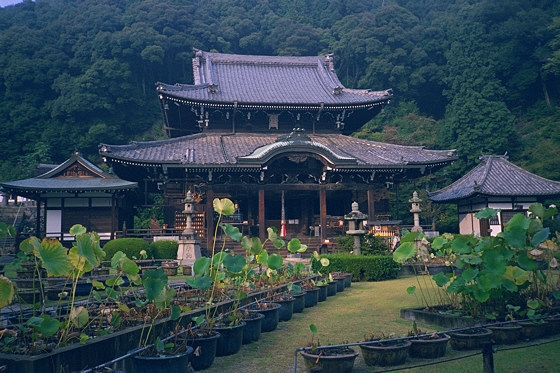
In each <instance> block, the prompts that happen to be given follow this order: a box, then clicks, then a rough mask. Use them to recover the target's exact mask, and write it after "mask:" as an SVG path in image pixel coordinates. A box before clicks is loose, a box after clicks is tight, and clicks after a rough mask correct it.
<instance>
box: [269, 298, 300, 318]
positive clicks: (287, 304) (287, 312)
mask: <svg viewBox="0 0 560 373" xmlns="http://www.w3.org/2000/svg"><path fill="white" fill-rule="evenodd" d="M284 297H285V298H288V297H289V298H288V299H284V300H278V299H273V302H274V303H278V304H279V305H280V309H279V310H278V320H279V321H289V320H291V318H292V315H293V314H294V301H295V299H294V297H292V296H291V295H290V296H284Z"/></svg>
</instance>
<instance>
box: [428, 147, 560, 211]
mask: <svg viewBox="0 0 560 373" xmlns="http://www.w3.org/2000/svg"><path fill="white" fill-rule="evenodd" d="M559 195H560V182H557V181H553V180H549V179H545V178H543V177H541V176H538V175H535V174H532V173H530V172H529V171H527V170H524V169H522V168H520V167H518V166H516V165H514V164H513V163H511V162H509V161H508V160H507V157H505V156H482V157H481V162H480V163H479V164H478V165H477V166H476V167H475V168H474V169H472V170H471V171H469V172H468V173H467V174H465V175H464V176H463V177H461V178H460V179H459V180H457V181H455V182H454V183H452V184H450V185H448V186H447V187H445V188H442V189H440V190H437V191H434V192H429V193H428V196H429V198H430V199H431V200H432V201H434V202H441V203H455V202H457V201H460V200H463V199H467V198H474V197H475V196H488V197H490V196H495V197H498V196H500V197H522V196H526V197H529V196H534V197H543V198H544V197H554V196H559Z"/></svg>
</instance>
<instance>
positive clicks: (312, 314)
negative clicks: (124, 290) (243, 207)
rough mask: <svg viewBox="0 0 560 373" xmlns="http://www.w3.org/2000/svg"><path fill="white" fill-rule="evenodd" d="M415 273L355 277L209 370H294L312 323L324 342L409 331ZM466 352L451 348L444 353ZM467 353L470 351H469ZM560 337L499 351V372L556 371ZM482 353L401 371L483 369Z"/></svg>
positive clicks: (359, 363) (359, 370) (360, 365)
mask: <svg viewBox="0 0 560 373" xmlns="http://www.w3.org/2000/svg"><path fill="white" fill-rule="evenodd" d="M414 284H415V280H414V279H413V278H401V279H397V280H391V281H383V282H369V283H368V282H361V283H353V284H352V287H351V288H349V289H346V290H345V291H344V292H342V293H338V294H337V295H336V296H335V297H329V298H328V299H327V301H326V302H322V303H319V304H318V305H317V306H315V307H312V308H306V309H305V310H304V312H303V313H299V314H294V317H293V318H292V320H290V321H288V322H282V323H280V324H279V326H278V329H276V330H275V331H273V332H270V333H263V334H261V338H260V340H259V341H258V342H253V343H251V344H250V345H244V346H243V347H242V348H241V351H240V352H238V353H237V354H235V355H232V356H226V357H217V358H216V360H215V361H214V364H213V365H212V367H211V368H210V369H209V370H207V372H291V371H293V364H294V363H293V360H294V349H295V348H297V347H305V346H306V345H307V344H308V343H309V342H310V339H311V332H310V331H309V324H311V323H313V324H315V325H316V326H317V329H318V330H319V332H318V335H319V339H320V342H321V344H322V345H324V344H335V343H342V342H347V341H348V342H357V341H360V340H362V339H363V338H364V336H367V335H370V334H372V333H375V334H379V333H380V332H382V331H383V332H385V333H391V332H394V333H395V334H396V335H397V336H401V335H406V334H407V332H408V331H409V330H411V329H412V323H411V321H408V320H403V319H401V318H400V316H399V310H400V309H401V308H405V307H415V306H418V303H417V300H416V298H415V296H414V295H408V294H407V293H406V288H407V287H408V286H410V285H414ZM418 326H419V328H421V329H423V330H434V328H432V327H430V326H427V325H418ZM461 354H465V353H459V352H455V351H453V350H451V349H449V350H448V353H447V355H446V356H445V359H448V358H451V357H455V356H459V355H461ZM467 354H469V353H467ZM559 358H560V342H554V343H549V344H545V345H542V346H539V347H530V348H526V349H521V350H513V351H504V352H498V353H496V354H495V355H494V362H495V368H496V372H506V371H507V372H508V373H511V372H556V371H560V366H559V363H558V361H559ZM409 362H410V363H416V364H418V363H425V362H426V361H424V360H413V359H409ZM375 370H376V369H375V368H373V367H368V366H367V365H366V364H365V363H364V361H363V359H362V357H361V356H358V358H357V359H356V363H355V365H354V370H353V372H355V373H365V372H372V371H375ZM304 371H305V370H304V363H303V359H302V358H301V357H298V372H304ZM481 371H482V356H481V355H479V356H474V357H471V358H467V359H462V360H457V361H453V362H448V363H443V364H439V365H433V366H428V367H425V368H416V369H403V370H401V372H414V373H416V372H453V373H456V372H473V373H474V372H481Z"/></svg>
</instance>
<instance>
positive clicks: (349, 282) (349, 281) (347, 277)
mask: <svg viewBox="0 0 560 373" xmlns="http://www.w3.org/2000/svg"><path fill="white" fill-rule="evenodd" d="M342 275H343V276H344V287H347V288H349V287H350V286H352V274H351V273H343V274H342Z"/></svg>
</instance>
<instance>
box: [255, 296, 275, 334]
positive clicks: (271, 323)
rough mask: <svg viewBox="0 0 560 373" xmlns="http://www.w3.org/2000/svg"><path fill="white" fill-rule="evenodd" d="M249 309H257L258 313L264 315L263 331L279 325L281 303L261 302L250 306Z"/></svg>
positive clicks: (265, 331) (271, 329) (268, 330)
mask: <svg viewBox="0 0 560 373" xmlns="http://www.w3.org/2000/svg"><path fill="white" fill-rule="evenodd" d="M265 307H266V308H265ZM248 309H249V310H251V311H257V312H258V313H261V314H263V315H264V318H263V319H262V324H261V332H262V333H267V332H271V331H273V330H274V329H276V327H278V321H279V316H278V310H279V309H280V305H279V304H278V303H271V302H265V303H260V304H259V305H253V306H249V307H248Z"/></svg>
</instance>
